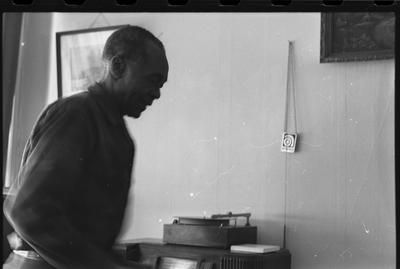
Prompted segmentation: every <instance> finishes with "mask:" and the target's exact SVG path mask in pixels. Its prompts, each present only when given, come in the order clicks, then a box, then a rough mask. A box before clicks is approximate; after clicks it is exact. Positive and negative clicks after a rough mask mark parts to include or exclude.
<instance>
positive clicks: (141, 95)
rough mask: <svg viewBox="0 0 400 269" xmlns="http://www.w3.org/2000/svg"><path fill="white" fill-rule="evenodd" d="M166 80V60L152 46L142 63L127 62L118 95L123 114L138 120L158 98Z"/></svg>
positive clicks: (160, 52)
mask: <svg viewBox="0 0 400 269" xmlns="http://www.w3.org/2000/svg"><path fill="white" fill-rule="evenodd" d="M167 78H168V61H167V58H166V56H165V53H164V52H163V51H162V50H161V49H159V48H158V47H156V46H155V45H154V44H149V46H148V47H147V58H146V59H145V60H144V61H142V62H132V61H127V62H126V69H125V72H124V74H123V76H122V78H121V79H122V81H121V83H122V87H121V91H120V93H121V94H120V95H119V97H120V102H121V104H122V107H123V110H124V114H125V115H127V116H129V117H133V118H139V117H140V114H141V113H142V112H143V111H144V110H145V109H146V107H147V106H150V105H151V104H152V103H153V101H154V99H158V98H160V89H161V88H162V86H163V85H164V83H165V82H166V81H167Z"/></svg>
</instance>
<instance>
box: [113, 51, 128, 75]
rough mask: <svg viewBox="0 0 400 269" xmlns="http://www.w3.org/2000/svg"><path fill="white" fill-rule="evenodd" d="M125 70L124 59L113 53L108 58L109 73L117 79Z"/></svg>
mask: <svg viewBox="0 0 400 269" xmlns="http://www.w3.org/2000/svg"><path fill="white" fill-rule="evenodd" d="M124 70H125V61H124V59H123V58H122V57H121V56H119V55H115V56H114V57H112V58H111V60H110V73H111V75H112V76H113V77H114V78H115V79H119V78H121V77H122V74H123V73H124Z"/></svg>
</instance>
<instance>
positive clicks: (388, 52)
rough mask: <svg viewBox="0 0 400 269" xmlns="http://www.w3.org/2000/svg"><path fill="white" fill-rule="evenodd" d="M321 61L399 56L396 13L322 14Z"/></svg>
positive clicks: (345, 60) (385, 58)
mask: <svg viewBox="0 0 400 269" xmlns="http://www.w3.org/2000/svg"><path fill="white" fill-rule="evenodd" d="M320 41H321V48H320V63H331V62H350V61H371V60H387V59H393V58H394V57H395V13H393V12H362V13H360V12H358V13H350V12H337V13H321V40H320Z"/></svg>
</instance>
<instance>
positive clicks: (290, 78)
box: [283, 41, 297, 133]
mask: <svg viewBox="0 0 400 269" xmlns="http://www.w3.org/2000/svg"><path fill="white" fill-rule="evenodd" d="M290 88H292V95H293V119H294V132H295V133H297V118H296V95H295V91H294V60H293V42H292V41H289V55H288V68H287V84H286V103H285V119H284V126H283V132H284V133H286V132H287V129H288V126H287V125H288V109H289V95H290Z"/></svg>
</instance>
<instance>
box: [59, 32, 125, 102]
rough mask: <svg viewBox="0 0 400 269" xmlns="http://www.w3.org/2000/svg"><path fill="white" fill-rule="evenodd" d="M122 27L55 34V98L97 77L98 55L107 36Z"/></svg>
mask: <svg viewBox="0 0 400 269" xmlns="http://www.w3.org/2000/svg"><path fill="white" fill-rule="evenodd" d="M126 26H128V25H120V26H111V27H103V28H93V29H84V30H77V31H68V32H58V33H56V46H57V79H58V97H63V96H68V95H71V94H74V93H78V92H81V91H84V90H85V89H86V87H87V86H88V85H90V84H92V83H94V82H95V81H98V80H99V79H100V78H101V76H102V72H103V61H102V60H101V55H102V53H103V47H104V45H105V43H106V41H107V38H108V37H109V36H110V35H111V34H112V33H113V32H114V31H115V30H117V29H119V28H122V27H126Z"/></svg>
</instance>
